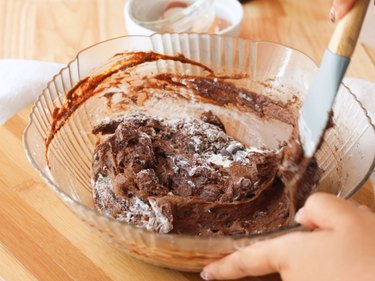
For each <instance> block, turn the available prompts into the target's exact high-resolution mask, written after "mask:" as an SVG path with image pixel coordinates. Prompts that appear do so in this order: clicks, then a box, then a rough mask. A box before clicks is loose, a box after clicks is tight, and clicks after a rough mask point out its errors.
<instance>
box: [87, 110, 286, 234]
mask: <svg viewBox="0 0 375 281" xmlns="http://www.w3.org/2000/svg"><path fill="white" fill-rule="evenodd" d="M201 119H202V120H193V119H181V120H179V119H160V118H153V117H150V116H147V115H144V114H141V113H135V114H132V115H129V116H126V117H124V118H123V119H121V120H113V121H111V122H109V123H105V124H101V125H100V126H98V127H97V128H96V129H95V132H96V133H100V132H102V133H105V134H109V135H103V136H102V137H101V141H100V142H99V144H98V145H97V147H96V149H95V153H94V160H93V194H94V200H95V204H96V206H97V208H98V209H99V210H100V212H102V213H104V214H106V215H110V216H112V217H114V218H116V219H118V220H120V221H125V222H128V223H130V224H134V225H136V226H139V227H144V228H146V229H149V230H155V231H158V232H161V233H184V234H195V235H212V234H239V233H241V234H245V233H246V234H247V233H254V232H262V231H265V230H272V229H276V228H279V227H280V226H283V225H286V224H287V221H288V216H289V211H288V210H289V209H288V198H287V196H286V195H285V193H284V188H283V184H282V183H281V181H280V180H279V178H278V176H277V173H278V169H279V166H280V161H281V155H282V148H280V149H278V150H267V149H258V148H254V147H245V146H244V145H242V144H241V143H240V142H238V141H236V140H234V139H233V138H231V137H230V136H228V135H227V134H226V133H225V131H224V126H223V124H222V123H221V121H220V119H219V118H218V117H217V116H215V115H213V114H212V113H211V112H206V113H204V114H202V118H201Z"/></svg>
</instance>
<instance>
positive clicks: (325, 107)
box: [299, 50, 350, 158]
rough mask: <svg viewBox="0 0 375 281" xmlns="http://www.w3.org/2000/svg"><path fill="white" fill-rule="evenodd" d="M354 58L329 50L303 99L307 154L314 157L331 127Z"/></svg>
mask: <svg viewBox="0 0 375 281" xmlns="http://www.w3.org/2000/svg"><path fill="white" fill-rule="evenodd" d="M349 62H350V59H349V58H347V57H343V56H339V55H336V54H334V53H332V52H331V51H329V50H326V52H325V53H324V57H323V60H322V62H321V65H320V67H319V70H318V72H317V74H316V75H315V77H314V80H313V82H312V84H311V86H310V88H309V92H308V94H307V96H306V98H305V100H304V102H303V107H302V112H301V115H300V118H299V131H300V137H301V142H302V147H303V150H304V154H305V157H308V158H310V157H312V156H313V155H314V153H315V151H316V149H317V147H318V145H319V143H320V141H321V138H322V136H323V133H324V130H325V128H326V127H327V123H328V121H329V120H328V119H329V116H330V112H331V110H332V105H333V102H334V100H335V97H336V94H337V91H338V89H339V87H340V84H341V81H342V78H343V76H344V74H345V72H346V69H347V67H348V65H349Z"/></svg>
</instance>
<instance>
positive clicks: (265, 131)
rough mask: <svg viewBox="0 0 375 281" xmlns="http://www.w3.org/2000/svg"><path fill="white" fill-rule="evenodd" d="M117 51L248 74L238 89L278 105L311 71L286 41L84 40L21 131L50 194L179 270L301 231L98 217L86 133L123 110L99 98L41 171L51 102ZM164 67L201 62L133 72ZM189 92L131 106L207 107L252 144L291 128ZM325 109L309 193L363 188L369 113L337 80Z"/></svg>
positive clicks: (72, 124)
mask: <svg viewBox="0 0 375 281" xmlns="http://www.w3.org/2000/svg"><path fill="white" fill-rule="evenodd" d="M124 51H155V52H158V53H162V54H168V55H174V54H176V53H182V54H184V55H185V56H186V57H188V58H190V59H192V60H195V61H198V62H200V63H203V64H205V65H207V66H208V67H210V68H212V69H214V70H215V72H216V73H218V74H220V73H221V74H223V73H225V74H227V75H231V74H235V73H246V74H247V75H248V76H247V77H246V78H244V79H242V80H241V79H240V80H239V82H238V83H241V87H244V88H246V89H248V90H252V91H255V92H257V93H261V94H264V95H268V96H270V97H272V98H274V99H277V100H280V101H283V102H286V101H288V100H290V99H292V98H293V96H297V97H299V98H300V99H302V100H303V97H304V95H305V93H306V92H307V89H308V87H309V84H310V82H311V79H312V77H313V75H314V73H315V71H316V69H317V67H316V65H315V64H314V62H313V61H312V60H311V59H310V58H309V57H307V56H306V55H305V54H303V53H301V52H299V51H296V50H293V49H291V48H288V47H285V46H282V45H278V44H274V43H267V42H253V41H250V40H243V39H238V38H225V37H220V36H215V35H203V34H200V35H199V34H162V35H161V34H155V35H152V36H150V37H141V36H139V37H136V36H128V37H126V36H125V37H120V38H115V39H112V40H108V41H105V42H102V43H99V44H96V45H94V46H92V47H89V48H87V49H85V50H83V51H81V52H80V53H79V54H78V55H77V57H76V58H75V59H74V60H73V61H72V62H70V63H69V64H68V66H66V67H65V68H63V69H62V70H61V71H60V73H59V74H57V75H56V76H55V77H54V78H53V80H52V81H51V82H50V83H49V84H48V85H47V87H46V88H45V89H44V91H43V92H42V94H41V95H40V97H39V98H38V100H37V101H36V103H35V105H34V107H33V110H32V113H31V115H30V124H29V125H28V127H27V128H26V130H25V133H24V145H25V149H26V153H27V156H28V159H29V161H30V162H31V164H32V165H33V166H34V168H35V169H36V170H37V171H38V172H39V173H40V175H41V177H42V178H43V179H44V180H45V181H46V182H47V184H48V185H49V186H50V187H51V189H52V190H53V191H54V192H55V194H56V195H57V196H58V197H59V198H60V199H61V200H62V201H63V202H64V203H65V204H66V205H67V206H68V207H69V208H70V209H71V210H72V211H73V212H74V213H75V214H76V215H77V216H79V217H80V218H81V219H82V220H83V221H84V222H86V223H87V224H88V225H90V226H91V228H92V229H93V230H95V231H96V232H97V233H99V235H100V236H102V237H104V238H105V239H106V240H108V241H109V242H110V243H112V244H113V245H115V247H117V248H118V249H120V250H122V251H124V252H125V253H128V254H130V255H132V256H134V257H137V258H139V259H141V260H144V261H146V262H149V263H152V264H156V265H159V266H164V267H168V268H173V269H178V270H185V271H199V270H200V269H201V268H202V267H203V266H204V265H205V264H207V263H209V262H211V261H213V260H216V259H219V258H221V257H223V256H224V255H227V254H229V253H231V252H233V251H235V250H236V249H239V248H241V247H244V246H247V245H250V244H252V243H254V242H256V241H259V240H263V239H269V238H271V237H274V236H278V235H281V234H283V233H287V232H290V231H296V230H299V229H300V227H299V226H298V225H294V226H291V227H286V228H281V229H277V230H275V231H271V232H267V233H260V234H253V235H247V236H246V235H242V236H220V237H196V236H188V235H175V234H158V233H154V232H150V231H147V230H143V229H139V228H136V227H134V226H131V225H128V224H126V223H121V222H118V221H115V220H113V219H111V218H109V217H106V216H103V215H101V214H99V213H98V212H97V211H96V210H95V208H94V205H93V199H92V194H91V183H90V173H91V171H90V170H91V160H92V153H93V149H94V145H95V141H96V139H95V137H94V136H93V135H92V133H91V130H92V128H93V126H94V125H95V124H97V123H98V122H100V121H102V120H104V119H105V118H108V117H109V116H110V117H117V116H119V114H120V115H123V114H126V112H127V110H128V109H123V111H121V109H118V110H113V108H112V109H110V108H108V106H107V105H106V103H105V102H103V99H102V98H101V97H98V96H94V97H92V98H90V99H89V100H87V101H86V102H85V103H84V104H83V105H82V106H81V107H79V108H78V109H77V110H76V112H75V113H74V114H73V115H72V116H70V117H69V119H68V121H67V122H66V124H65V125H64V126H63V127H62V128H61V130H60V131H59V132H58V133H57V134H56V136H55V138H54V139H53V140H52V142H51V145H50V148H49V153H48V159H49V163H50V167H51V169H49V168H48V165H47V161H46V156H45V154H46V151H45V149H46V148H45V140H46V138H47V137H48V133H49V131H50V129H51V124H52V120H53V118H52V114H53V112H54V109H55V108H56V107H61V106H62V105H63V104H64V102H65V101H66V93H67V92H68V91H69V90H70V89H71V88H72V87H73V86H74V85H75V84H76V83H77V82H78V81H80V80H81V79H82V78H84V77H86V76H88V75H92V74H97V73H100V72H101V71H104V70H105V69H107V68H108V67H109V66H110V65H111V64H113V63H115V62H116V61H117V60H120V59H122V58H123V57H122V56H121V55H117V56H113V55H114V54H118V53H122V52H124ZM164 71H169V72H176V73H185V74H186V73H190V74H197V75H204V71H203V70H202V69H201V68H199V67H194V66H192V65H189V64H187V65H184V64H181V63H177V62H174V61H156V62H150V63H146V64H144V65H142V67H141V68H140V69H139V70H137V71H135V72H134V73H138V74H142V73H144V72H152V73H155V74H156V73H160V72H164ZM189 95H190V96H189ZM189 95H188V94H186V95H185V98H184V99H179V98H177V97H175V96H165V97H162V98H155V99H151V100H150V101H149V102H148V103H145V104H144V105H142V106H141V105H140V106H139V108H138V109H140V110H148V111H149V112H151V113H152V114H155V115H162V116H172V115H173V116H175V115H181V116H185V115H193V116H194V115H197V114H198V113H199V112H201V111H202V108H205V109H211V110H212V111H214V113H215V114H217V115H218V116H219V117H220V118H221V119H222V121H223V123H224V125H225V126H226V129H227V132H229V134H230V135H232V136H233V137H234V138H237V139H239V140H242V141H244V142H251V140H256V141H255V142H256V143H255V145H261V144H267V145H268V146H276V145H277V144H278V143H279V142H280V141H283V140H285V139H287V137H288V134H289V133H290V128H288V126H286V125H285V124H282V123H280V122H279V123H277V122H272V121H269V122H268V121H267V122H264V121H262V120H259V119H257V118H254V116H253V115H252V114H251V113H248V112H243V111H241V110H239V109H238V108H236V107H235V106H218V105H215V104H210V103H209V102H206V103H204V102H202V101H200V102H198V101H196V100H194V97H193V95H192V94H191V93H190V94H189ZM135 106H136V105H135ZM120 108H121V107H120ZM333 112H334V114H333V120H334V122H335V126H334V127H333V128H331V129H330V130H329V131H328V132H327V134H326V135H325V138H324V142H323V145H322V146H321V148H320V150H319V151H318V152H317V154H316V157H317V161H318V164H319V165H320V167H321V168H322V169H323V171H324V172H323V176H322V178H321V180H320V182H319V184H318V187H317V190H319V191H325V192H330V193H334V194H337V196H339V197H342V198H345V199H347V198H350V197H351V196H352V195H353V194H354V193H355V192H356V191H357V190H358V189H359V188H360V187H361V186H362V185H363V183H364V182H365V180H366V179H367V178H368V176H369V174H370V171H371V170H372V168H373V166H374V155H375V147H374V145H373V144H374V143H375V132H374V128H373V127H372V125H371V124H370V121H369V118H368V116H367V113H366V112H365V110H364V109H363V107H362V106H361V104H360V103H359V102H358V101H357V99H356V97H355V96H354V95H353V94H352V93H351V92H350V91H349V89H348V88H347V87H345V86H344V85H342V86H341V88H340V91H339V93H338V96H337V99H336V102H335V105H334V108H333ZM262 122H263V123H262ZM283 126H284V127H283ZM285 126H286V127H285ZM258 128H262V129H261V130H259V129H258ZM249 136H252V137H251V138H250V137H249ZM253 142H254V141H253Z"/></svg>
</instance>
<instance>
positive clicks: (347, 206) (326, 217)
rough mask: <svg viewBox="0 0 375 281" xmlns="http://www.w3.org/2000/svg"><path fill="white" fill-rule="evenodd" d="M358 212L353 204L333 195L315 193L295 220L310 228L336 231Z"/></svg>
mask: <svg viewBox="0 0 375 281" xmlns="http://www.w3.org/2000/svg"><path fill="white" fill-rule="evenodd" d="M356 212H358V209H357V208H356V206H355V205H354V204H353V203H351V202H348V201H345V200H343V199H340V198H337V197H336V196H334V195H332V194H327V193H314V194H312V195H311V196H310V197H309V198H308V199H307V200H306V203H305V206H304V207H303V208H301V209H300V210H299V211H298V212H297V214H296V217H295V220H296V221H297V222H298V223H300V224H302V225H304V226H307V227H309V228H320V229H335V228H337V227H339V226H340V225H342V224H343V223H345V221H346V220H347V219H348V218H350V217H352V216H353V215H354V214H355V213H356Z"/></svg>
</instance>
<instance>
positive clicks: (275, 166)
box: [46, 52, 320, 235]
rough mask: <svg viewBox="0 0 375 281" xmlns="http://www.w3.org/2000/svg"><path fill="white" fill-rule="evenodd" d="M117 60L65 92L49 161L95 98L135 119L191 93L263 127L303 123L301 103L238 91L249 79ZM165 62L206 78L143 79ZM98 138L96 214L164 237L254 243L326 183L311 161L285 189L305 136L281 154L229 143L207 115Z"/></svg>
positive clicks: (121, 124) (117, 127) (106, 130)
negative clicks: (234, 237)
mask: <svg viewBox="0 0 375 281" xmlns="http://www.w3.org/2000/svg"><path fill="white" fill-rule="evenodd" d="M116 56H119V58H120V59H119V60H118V61H116V63H114V64H113V65H112V66H111V68H109V69H108V70H107V71H105V72H103V73H101V74H98V75H93V76H89V77H87V78H84V79H83V80H81V81H80V82H79V83H78V84H77V85H76V86H75V87H74V88H73V89H72V90H71V91H70V92H69V93H67V95H66V102H65V103H64V104H63V105H62V106H61V107H60V108H55V109H54V112H53V118H54V120H53V123H52V126H51V129H50V132H49V135H48V137H47V138H46V157H47V156H48V148H49V145H50V144H51V142H52V141H53V139H54V137H55V136H56V134H58V133H59V131H60V130H61V129H62V128H63V127H64V125H65V123H66V122H67V120H68V119H69V118H70V117H71V116H72V115H73V114H74V112H75V111H76V110H77V109H79V108H80V106H81V105H83V104H84V103H85V102H86V101H87V100H88V99H90V98H91V97H93V96H95V95H99V96H100V97H101V98H104V99H106V100H107V103H106V104H107V106H108V107H109V108H111V109H112V110H114V111H116V110H121V111H125V112H127V109H128V106H129V105H136V106H138V107H141V106H142V105H143V103H144V102H145V101H147V100H149V99H152V98H154V99H162V98H163V97H171V96H174V97H177V98H181V99H188V101H190V100H189V97H187V96H186V93H190V94H192V95H194V102H198V103H199V102H202V103H208V104H213V105H217V106H223V107H229V106H232V105H233V106H235V107H236V108H237V109H239V110H241V111H244V112H246V113H249V112H251V113H253V114H254V115H256V116H257V117H258V118H262V119H264V120H269V119H273V120H279V121H281V122H283V123H286V124H289V125H291V126H295V124H296V120H297V118H296V117H297V114H296V109H298V100H297V99H291V100H289V101H288V102H285V103H283V102H281V101H278V100H274V99H272V98H270V97H268V96H267V95H263V94H258V93H254V92H251V91H249V90H247V89H246V88H242V87H239V86H236V83H235V81H236V80H240V79H243V78H244V77H246V75H244V74H238V75H232V76H222V75H221V76H220V75H216V74H215V72H214V71H212V70H211V69H209V68H208V67H207V66H205V65H202V64H200V63H198V62H195V61H192V60H190V59H188V58H186V57H184V56H183V55H176V56H167V55H161V54H157V53H153V52H130V53H124V54H118V55H116ZM116 56H115V57H116ZM160 60H166V61H174V62H176V63H181V64H189V65H190V66H193V67H196V68H200V69H201V70H202V75H200V76H198V75H192V74H190V75H189V74H182V73H179V74H176V73H167V72H163V73H158V74H152V73H151V74H150V75H145V76H139V75H138V76H137V70H136V69H137V67H138V66H140V65H145V64H146V65H147V64H152V63H155V62H156V61H160ZM134 77H137V79H135V78H134ZM123 85H126V87H125V88H124V87H123ZM114 97H116V98H115V99H114ZM113 99H114V100H113ZM119 100H120V101H121V100H123V101H124V107H122V103H121V102H118V101H119ZM295 132H298V130H297V128H296V127H295ZM93 133H94V134H96V135H97V136H98V144H97V146H96V148H95V151H94V156H93V166H92V168H93V170H92V187H93V196H94V202H95V204H96V206H97V208H98V210H99V211H100V212H102V213H104V214H107V215H109V216H112V217H114V218H116V219H118V220H121V221H125V222H128V223H130V224H133V225H136V226H138V227H144V228H146V229H149V230H155V231H158V232H161V233H184V234H194V235H213V234H215V235H224V234H248V233H257V232H263V231H268V230H273V229H277V228H279V227H281V226H286V225H288V224H291V223H292V221H291V219H290V218H291V217H292V216H293V210H295V209H298V208H299V207H300V206H302V204H303V203H304V201H305V199H306V197H307V196H308V195H309V194H310V193H311V191H312V188H313V187H314V186H315V184H316V183H317V182H318V181H319V178H320V170H319V168H318V167H317V165H316V162H315V161H314V159H313V161H312V162H311V163H310V165H309V167H308V169H307V171H306V173H305V177H304V178H303V179H302V181H301V183H300V185H299V186H298V189H293V190H292V192H291V191H290V190H285V187H284V183H286V182H288V181H289V179H290V176H291V174H293V173H291V171H290V170H289V168H290V167H291V166H293V165H291V163H292V164H294V165H295V166H298V164H299V163H300V161H302V160H303V157H302V156H303V155H302V154H301V147H300V145H299V142H298V135H292V137H291V139H290V141H289V142H288V145H287V144H283V145H281V146H280V147H279V148H278V149H277V150H270V149H267V148H261V149H260V148H253V147H245V146H244V145H243V144H241V143H239V142H238V141H236V140H234V139H233V138H231V137H230V136H229V135H227V134H226V132H225V128H224V125H223V123H222V122H221V120H220V119H219V118H218V117H217V116H215V115H214V114H212V112H205V113H203V114H202V116H201V119H200V120H193V119H175V118H171V119H162V118H156V117H151V116H147V115H144V114H142V113H140V112H133V113H132V114H130V113H129V115H127V116H126V117H123V118H120V119H116V120H110V121H108V122H106V123H101V124H99V125H97V126H96V127H95V128H94V130H93ZM47 162H48V157H47ZM291 198H292V200H291Z"/></svg>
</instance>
